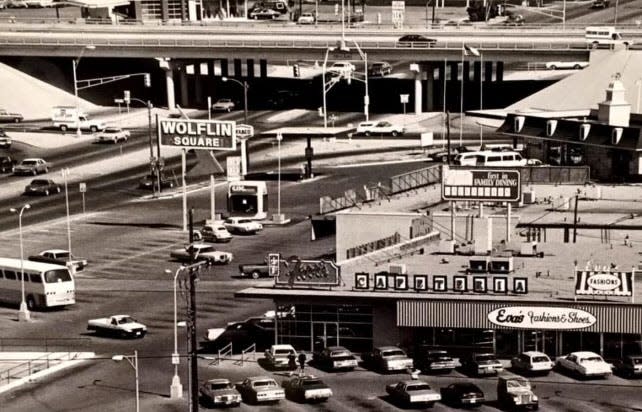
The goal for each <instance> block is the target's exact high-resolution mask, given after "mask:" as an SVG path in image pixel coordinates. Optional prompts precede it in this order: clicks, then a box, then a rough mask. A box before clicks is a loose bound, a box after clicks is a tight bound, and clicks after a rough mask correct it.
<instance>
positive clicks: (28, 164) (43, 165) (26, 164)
mask: <svg viewBox="0 0 642 412" xmlns="http://www.w3.org/2000/svg"><path fill="white" fill-rule="evenodd" d="M48 171H49V164H48V163H47V162H45V161H44V160H43V159H39V158H28V159H22V161H21V162H20V163H18V164H17V165H16V166H15V167H14V168H13V174H14V175H34V176H35V175H37V174H38V173H47V172H48Z"/></svg>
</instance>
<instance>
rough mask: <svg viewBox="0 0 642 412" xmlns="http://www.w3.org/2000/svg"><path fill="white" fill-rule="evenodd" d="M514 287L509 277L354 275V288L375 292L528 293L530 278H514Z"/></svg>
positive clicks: (380, 273)
mask: <svg viewBox="0 0 642 412" xmlns="http://www.w3.org/2000/svg"><path fill="white" fill-rule="evenodd" d="M511 280H512V285H511V286H512V288H510V289H509V278H508V277H507V276H493V277H488V276H468V275H466V276H463V275H462V276H459V275H458V276H453V277H452V279H449V277H448V276H446V275H430V276H429V275H406V274H397V273H390V272H385V271H384V272H377V273H375V274H373V275H370V273H367V272H357V273H355V274H354V290H374V291H414V292H432V293H447V292H455V293H460V294H461V293H495V294H504V295H505V294H507V293H509V292H510V293H513V294H517V295H523V294H527V293H528V278H524V277H511Z"/></svg>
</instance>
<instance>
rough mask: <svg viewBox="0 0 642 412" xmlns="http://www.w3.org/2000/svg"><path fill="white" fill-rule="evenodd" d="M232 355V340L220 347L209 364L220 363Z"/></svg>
mask: <svg viewBox="0 0 642 412" xmlns="http://www.w3.org/2000/svg"><path fill="white" fill-rule="evenodd" d="M231 356H232V342H230V343H228V344H227V345H225V346H223V347H222V348H221V349H219V350H218V354H217V356H216V357H215V358H214V360H213V361H212V362H210V363H209V364H210V365H220V364H221V361H222V360H224V359H225V358H226V357H231Z"/></svg>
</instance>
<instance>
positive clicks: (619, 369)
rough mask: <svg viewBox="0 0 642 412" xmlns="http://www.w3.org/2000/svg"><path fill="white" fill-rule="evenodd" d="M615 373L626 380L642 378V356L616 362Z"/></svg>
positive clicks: (624, 358)
mask: <svg viewBox="0 0 642 412" xmlns="http://www.w3.org/2000/svg"><path fill="white" fill-rule="evenodd" d="M613 366H614V368H615V373H616V374H617V375H620V376H622V377H625V378H639V377H641V376H642V355H629V356H625V357H623V358H622V359H618V360H617V361H615V364H614V365H613Z"/></svg>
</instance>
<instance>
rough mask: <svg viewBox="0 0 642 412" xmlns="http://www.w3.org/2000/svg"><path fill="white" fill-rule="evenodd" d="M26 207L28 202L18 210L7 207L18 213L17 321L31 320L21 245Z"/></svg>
mask: <svg viewBox="0 0 642 412" xmlns="http://www.w3.org/2000/svg"><path fill="white" fill-rule="evenodd" d="M26 209H31V205H30V204H29V203H27V204H25V205H24V206H22V207H21V208H20V210H18V209H16V208H15V207H12V208H11V209H9V211H10V212H11V213H17V214H18V233H19V234H20V296H21V300H20V309H19V310H18V320H19V321H28V320H31V314H30V313H29V308H28V307H27V302H26V301H25V270H24V249H23V246H22V213H23V212H24V211H25V210H26Z"/></svg>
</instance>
